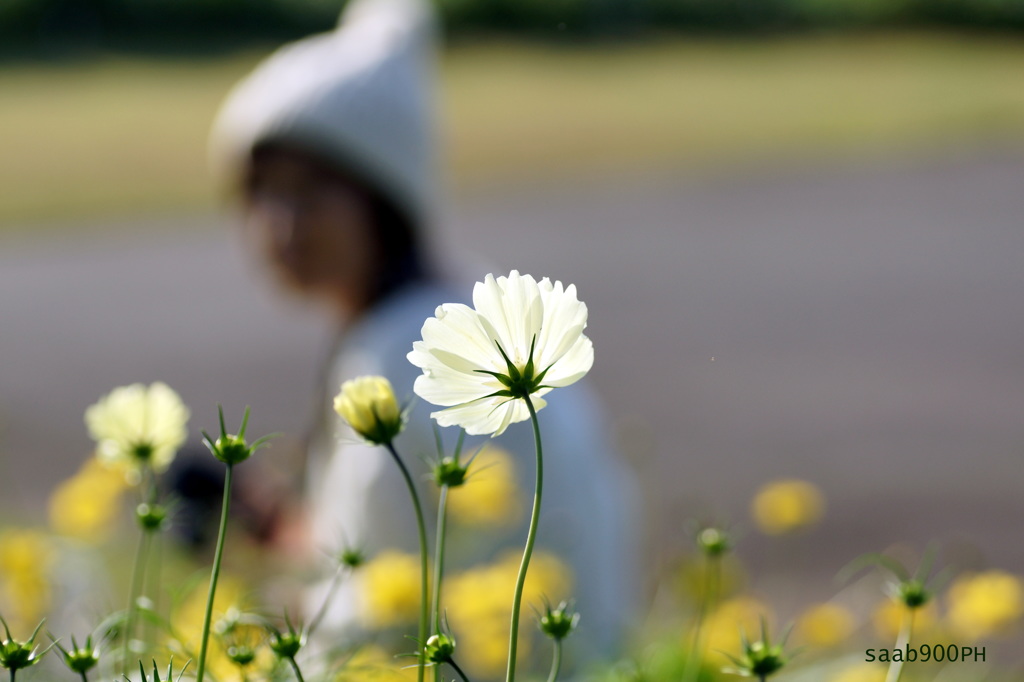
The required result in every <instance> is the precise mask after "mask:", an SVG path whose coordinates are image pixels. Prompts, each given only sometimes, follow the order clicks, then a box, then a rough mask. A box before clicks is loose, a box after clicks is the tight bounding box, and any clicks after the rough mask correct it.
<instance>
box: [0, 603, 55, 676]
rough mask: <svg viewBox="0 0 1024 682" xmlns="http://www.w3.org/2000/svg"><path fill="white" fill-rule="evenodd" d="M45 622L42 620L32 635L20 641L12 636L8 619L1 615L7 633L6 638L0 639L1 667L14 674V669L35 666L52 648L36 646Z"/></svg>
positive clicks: (0, 621)
mask: <svg viewBox="0 0 1024 682" xmlns="http://www.w3.org/2000/svg"><path fill="white" fill-rule="evenodd" d="M45 622H46V621H40V623H39V625H37V626H36V629H35V630H34V631H33V632H32V636H31V637H29V638H28V639H27V640H25V641H24V642H19V641H18V640H16V639H14V638H13V637H11V631H10V629H9V628H8V627H7V621H6V620H4V619H3V617H2V616H0V623H3V625H4V633H5V634H6V635H7V637H6V639H4V640H3V641H0V667H3V668H7V669H8V670H10V671H11V672H12V674H13V673H14V671H17V670H21V669H22V668H30V667H32V666H34V665H35V664H36V663H38V662H39V661H40V660H41V659H42V658H43V656H44V655H45V654H46V652H47V651H49V650H50V649H49V647H47V648H46V649H44V650H43V651H39V650H38V648H37V647H36V644H35V639H36V635H38V634H39V630H40V629H41V628H42V627H43V623H45Z"/></svg>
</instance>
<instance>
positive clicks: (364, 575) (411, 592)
mask: <svg viewBox="0 0 1024 682" xmlns="http://www.w3.org/2000/svg"><path fill="white" fill-rule="evenodd" d="M360 573H361V579H362V581H363V589H362V591H361V594H362V599H363V602H362V613H363V617H364V619H365V620H366V622H367V623H368V624H369V625H371V626H373V627H378V628H384V627H390V626H392V625H401V624H403V623H411V622H414V621H415V620H416V618H417V617H418V615H419V612H420V560H419V557H417V556H413V555H412V554H403V553H402V552H395V551H386V552H381V553H380V554H378V555H377V556H376V557H374V558H373V559H371V560H370V561H368V562H367V563H366V564H365V565H364V566H363V567H362V569H360Z"/></svg>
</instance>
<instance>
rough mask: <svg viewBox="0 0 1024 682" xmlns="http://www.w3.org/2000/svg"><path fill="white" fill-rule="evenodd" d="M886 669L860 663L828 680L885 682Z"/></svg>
mask: <svg viewBox="0 0 1024 682" xmlns="http://www.w3.org/2000/svg"><path fill="white" fill-rule="evenodd" d="M885 675H886V667H885V666H879V665H871V664H869V663H859V664H857V665H853V666H850V667H849V668H845V669H843V670H841V671H840V672H839V674H837V675H833V676H832V677H830V678H828V682H885Z"/></svg>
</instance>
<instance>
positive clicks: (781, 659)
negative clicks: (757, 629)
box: [722, 618, 789, 680]
mask: <svg viewBox="0 0 1024 682" xmlns="http://www.w3.org/2000/svg"><path fill="white" fill-rule="evenodd" d="M788 634H789V633H788V632H787V633H786V635H788ZM786 635H784V636H783V637H782V640H783V641H782V643H779V644H772V643H771V641H770V640H769V638H768V626H767V624H766V623H765V622H764V619H763V618H762V619H761V638H760V639H757V640H754V641H753V642H749V641H747V636H746V635H745V634H744V633H743V632H740V640H741V642H742V643H743V655H742V656H741V657H740V658H735V657H733V656H729V655H728V654H726V655H727V656H729V658H730V659H731V660H732V662H733V663H734V664H735V666H736V667H735V668H724V669H723V670H722V672H726V673H732V674H734V675H742V676H743V677H756V678H758V679H761V680H766V679H768V678H769V677H771V676H772V675H774V674H775V673H777V672H779V671H780V670H782V668H783V667H785V665H786V663H787V661H786V656H785V655H784V654H783V645H784V643H785V640H786Z"/></svg>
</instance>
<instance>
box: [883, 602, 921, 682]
mask: <svg viewBox="0 0 1024 682" xmlns="http://www.w3.org/2000/svg"><path fill="white" fill-rule="evenodd" d="M904 608H906V613H904V614H903V624H902V625H901V626H900V632H899V634H898V635H897V636H896V647H895V648H896V650H902V651H905V650H906V647H907V645H909V644H910V636H911V634H912V633H913V632H914V609H911V608H907V607H904ZM902 674H903V657H902V656H901V657H899V660H896V658H895V657H894V658H893V661H892V662H891V663H890V664H889V672H888V673H887V674H886V676H885V682H899V679H900V675H902Z"/></svg>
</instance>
